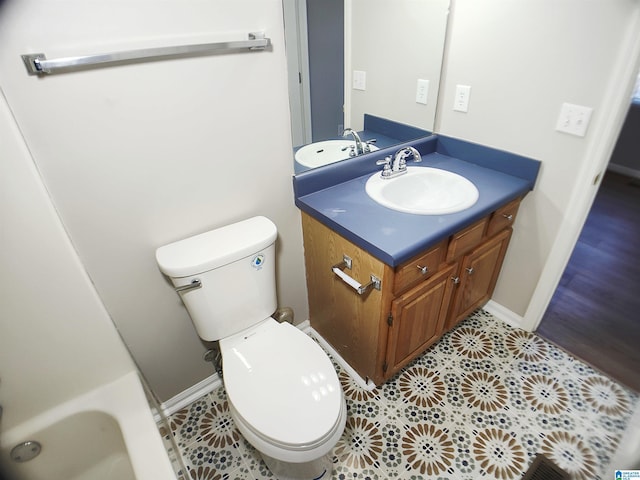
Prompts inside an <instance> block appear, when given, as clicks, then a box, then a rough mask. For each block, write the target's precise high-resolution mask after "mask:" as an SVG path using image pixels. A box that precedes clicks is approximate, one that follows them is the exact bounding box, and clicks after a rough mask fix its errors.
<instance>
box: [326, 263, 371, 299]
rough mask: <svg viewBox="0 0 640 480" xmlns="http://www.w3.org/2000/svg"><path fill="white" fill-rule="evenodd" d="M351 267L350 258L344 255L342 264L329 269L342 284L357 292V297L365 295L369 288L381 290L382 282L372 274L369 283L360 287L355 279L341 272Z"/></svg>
mask: <svg viewBox="0 0 640 480" xmlns="http://www.w3.org/2000/svg"><path fill="white" fill-rule="evenodd" d="M351 265H352V260H351V258H349V257H348V256H346V255H343V257H342V262H340V263H338V264H336V265H334V266H333V267H331V271H333V273H335V274H336V275H337V276H338V277H339V278H340V279H341V280H342V281H343V282H344V283H346V284H347V285H349V286H350V287H351V288H353V289H354V290H355V291H356V292H358V295H362V294H364V293H366V292H367V291H368V290H369V289H370V288H375V289H376V290H380V289H381V287H382V282H381V281H380V279H379V278H378V277H376V276H375V275H373V274H371V275H370V277H371V279H370V281H369V283H367V284H366V285H362V284H361V283H360V282H358V281H357V280H356V279H355V278H353V277H351V276H349V275H348V274H347V273H345V272H343V271H342V269H343V268H347V269H349V270H350V269H351Z"/></svg>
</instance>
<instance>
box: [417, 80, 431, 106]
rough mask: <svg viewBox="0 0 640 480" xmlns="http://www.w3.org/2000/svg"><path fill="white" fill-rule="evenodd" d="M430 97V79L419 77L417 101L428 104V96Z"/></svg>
mask: <svg viewBox="0 0 640 480" xmlns="http://www.w3.org/2000/svg"><path fill="white" fill-rule="evenodd" d="M428 97H429V80H423V79H422V78H419V79H418V85H417V86H416V103H421V104H422V105H426V104H427V98H428Z"/></svg>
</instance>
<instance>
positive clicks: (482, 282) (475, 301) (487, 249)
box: [447, 228, 513, 329]
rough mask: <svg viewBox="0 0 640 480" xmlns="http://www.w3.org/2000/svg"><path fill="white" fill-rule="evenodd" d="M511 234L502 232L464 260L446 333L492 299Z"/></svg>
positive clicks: (508, 230) (506, 231) (507, 231)
mask: <svg viewBox="0 0 640 480" xmlns="http://www.w3.org/2000/svg"><path fill="white" fill-rule="evenodd" d="M512 231H513V230H512V229H511V228H509V229H507V230H504V231H502V232H500V233H499V234H498V235H496V236H495V237H492V238H490V239H489V240H487V241H486V242H485V243H483V244H482V245H480V246H479V247H477V248H476V249H475V250H473V251H472V252H471V253H469V254H468V255H466V256H465V257H464V258H463V259H462V263H461V266H460V270H459V279H460V282H459V283H458V284H457V287H456V288H457V291H456V293H455V298H454V301H453V304H452V313H451V315H450V317H449V321H448V322H447V329H450V328H453V327H454V326H455V325H456V324H457V323H458V322H459V321H460V320H462V319H464V318H466V317H467V316H468V315H469V314H470V313H471V312H473V311H474V310H475V309H476V308H478V307H481V306H482V305H484V304H485V303H487V302H488V301H489V299H490V298H491V295H492V294H493V290H494V288H495V286H496V282H497V281H498V275H499V273H500V269H501V268H502V261H503V260H504V256H505V254H506V253H507V246H508V245H509V239H510V238H511V232H512Z"/></svg>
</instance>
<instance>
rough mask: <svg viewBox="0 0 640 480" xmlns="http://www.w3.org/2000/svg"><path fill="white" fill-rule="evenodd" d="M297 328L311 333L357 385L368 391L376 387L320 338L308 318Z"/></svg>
mask: <svg viewBox="0 0 640 480" xmlns="http://www.w3.org/2000/svg"><path fill="white" fill-rule="evenodd" d="M298 328H300V329H301V330H302V331H303V332H305V333H307V334H308V335H311V336H312V337H313V338H315V339H316V340H317V341H318V343H319V344H320V345H322V348H324V349H325V350H326V351H327V352H329V355H331V356H332V357H333V359H334V360H335V361H336V363H337V364H338V365H340V366H341V367H342V369H343V370H344V371H345V372H347V373H348V374H349V376H350V377H351V379H352V380H353V381H354V382H356V384H357V385H358V386H360V387H361V388H363V389H364V390H366V391H368V392H370V391H372V390H373V389H375V388H376V384H375V383H373V382H372V381H371V380H369V379H364V378H362V377H361V376H360V375H359V374H358V372H356V371H355V370H354V369H353V367H352V366H351V365H349V364H348V363H347V362H346V360H345V359H344V358H342V356H341V355H340V354H339V353H338V352H337V351H336V350H335V349H334V348H333V347H332V346H331V345H330V344H329V342H327V341H326V340H325V339H324V338H322V335H320V334H319V333H318V332H316V331H315V330H314V329H313V327H312V326H311V324H310V323H309V320H305V321H304V322H302V323H301V324H300V325H298Z"/></svg>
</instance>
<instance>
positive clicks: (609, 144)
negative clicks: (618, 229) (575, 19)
mask: <svg viewBox="0 0 640 480" xmlns="http://www.w3.org/2000/svg"><path fill="white" fill-rule="evenodd" d="M630 25H631V26H630V28H629V31H628V34H627V39H626V41H625V42H624V44H623V45H622V48H621V49H620V51H619V52H618V57H617V59H616V63H615V66H614V68H613V70H612V72H611V76H610V78H609V84H608V86H607V88H606V91H605V94H604V98H603V101H602V105H603V109H602V115H601V118H600V121H599V122H598V123H597V124H594V125H592V129H593V130H596V132H598V133H597V134H592V135H591V138H590V139H589V144H588V148H587V154H586V157H585V160H584V162H583V163H582V168H581V169H580V171H579V172H578V175H577V178H578V181H577V182H576V187H575V188H574V190H573V192H572V195H571V197H570V200H569V204H568V208H567V210H566V211H565V215H564V222H563V225H565V226H564V227H563V228H562V229H561V230H560V232H559V233H558V237H557V239H556V242H555V244H554V247H553V250H552V251H551V253H550V254H549V257H548V258H547V261H546V263H545V265H544V267H543V270H542V274H541V275H540V278H539V280H538V285H537V286H536V289H535V291H534V293H533V296H532V298H531V301H530V302H529V306H528V307H527V310H526V312H525V314H524V317H522V320H521V322H518V323H520V325H519V326H520V327H521V328H523V329H525V330H528V331H530V332H532V331H535V330H536V329H537V328H538V325H540V322H541V321H542V317H543V316H544V313H545V312H546V310H547V307H548V306H549V303H550V302H551V298H552V297H553V294H554V293H555V291H556V289H557V287H558V284H559V283H560V279H561V277H562V274H563V273H564V270H565V269H566V267H567V264H568V263H569V259H570V257H571V254H572V253H573V250H574V248H575V246H576V243H577V242H578V237H579V236H580V233H581V231H582V227H583V226H584V224H585V222H586V220H587V216H588V215H589V211H590V210H591V206H592V205H593V201H594V199H595V196H596V194H597V193H598V189H599V187H600V182H601V180H602V176H603V175H604V173H605V171H606V169H607V165H608V163H609V160H610V159H611V154H612V153H613V149H614V147H615V144H616V141H617V140H618V136H619V135H620V131H621V130H622V125H623V123H624V120H625V118H626V115H627V112H628V110H629V105H630V103H631V96H632V92H633V89H634V86H635V83H636V79H637V76H638V72H639V71H640V8H636V11H635V15H634V18H633V19H632V21H631V24H630Z"/></svg>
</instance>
